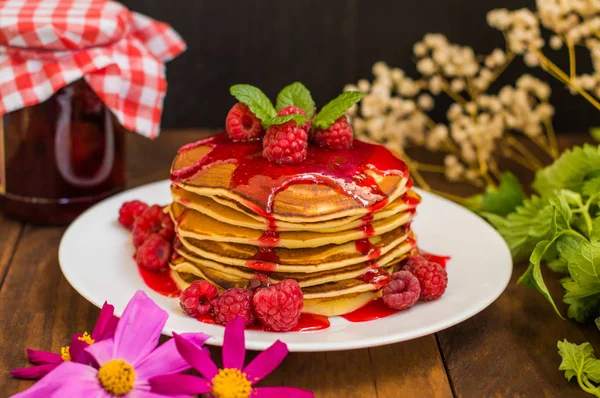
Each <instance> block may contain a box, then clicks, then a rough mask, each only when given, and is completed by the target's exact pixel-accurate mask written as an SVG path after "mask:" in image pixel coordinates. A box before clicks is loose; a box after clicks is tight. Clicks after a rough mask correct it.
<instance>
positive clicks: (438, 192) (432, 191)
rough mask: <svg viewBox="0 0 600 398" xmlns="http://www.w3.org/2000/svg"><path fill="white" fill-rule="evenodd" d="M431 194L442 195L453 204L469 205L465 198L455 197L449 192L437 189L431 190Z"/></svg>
mask: <svg viewBox="0 0 600 398" xmlns="http://www.w3.org/2000/svg"><path fill="white" fill-rule="evenodd" d="M429 192H431V193H434V194H436V195H440V196H442V197H444V198H446V199H450V200H451V201H453V202H456V203H460V204H464V203H467V198H463V197H462V196H458V195H453V194H451V193H448V192H443V191H438V190H437V189H430V190H429Z"/></svg>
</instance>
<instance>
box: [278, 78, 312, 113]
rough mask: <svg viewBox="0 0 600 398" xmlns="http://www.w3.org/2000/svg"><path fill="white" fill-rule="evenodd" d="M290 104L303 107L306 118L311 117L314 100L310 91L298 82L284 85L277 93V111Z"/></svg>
mask: <svg viewBox="0 0 600 398" xmlns="http://www.w3.org/2000/svg"><path fill="white" fill-rule="evenodd" d="M292 105H293V106H297V107H300V108H302V109H304V112H306V114H307V115H308V118H309V119H312V117H313V114H314V112H315V101H313V99H312V96H311V95H310V91H309V90H308V89H307V88H306V87H305V86H304V84H302V83H300V82H295V83H292V84H290V85H289V86H286V87H284V88H283V90H281V91H280V92H279V94H278V95H277V105H276V107H277V110H278V111H279V110H281V109H282V108H285V107H286V106H292Z"/></svg>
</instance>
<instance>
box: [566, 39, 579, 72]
mask: <svg viewBox="0 0 600 398" xmlns="http://www.w3.org/2000/svg"><path fill="white" fill-rule="evenodd" d="M567 49H568V50H569V75H570V78H571V79H574V78H575V76H577V72H576V70H575V46H574V45H573V43H572V42H571V41H570V40H567Z"/></svg>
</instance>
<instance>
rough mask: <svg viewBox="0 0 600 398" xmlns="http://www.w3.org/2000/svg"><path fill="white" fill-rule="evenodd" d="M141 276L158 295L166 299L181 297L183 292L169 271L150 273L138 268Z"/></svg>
mask: <svg viewBox="0 0 600 398" xmlns="http://www.w3.org/2000/svg"><path fill="white" fill-rule="evenodd" d="M138 270H139V272H140V276H141V277H142V279H143V280H144V283H146V286H148V287H149V288H150V289H152V290H154V291H155V292H156V293H158V294H162V295H163V296H166V297H179V295H180V294H181V290H179V288H178V287H177V283H175V281H174V280H173V278H171V274H170V272H169V270H166V271H159V272H157V271H150V270H147V269H145V268H143V267H140V266H138Z"/></svg>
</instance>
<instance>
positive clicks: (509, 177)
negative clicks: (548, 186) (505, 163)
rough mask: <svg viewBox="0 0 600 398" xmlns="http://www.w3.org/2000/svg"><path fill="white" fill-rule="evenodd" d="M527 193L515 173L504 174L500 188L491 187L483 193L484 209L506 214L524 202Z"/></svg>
mask: <svg viewBox="0 0 600 398" xmlns="http://www.w3.org/2000/svg"><path fill="white" fill-rule="evenodd" d="M524 198H525V194H524V192H523V188H522V187H521V184H520V183H519V180H518V179H517V177H515V176H514V174H512V173H509V172H506V173H504V174H503V175H502V179H501V180H500V185H499V186H498V188H496V189H494V188H489V189H488V190H487V192H486V193H485V194H484V195H483V200H482V207H483V211H485V212H490V213H494V214H498V215H501V216H505V215H507V214H508V213H511V212H513V211H514V210H515V208H516V207H517V206H520V205H521V204H522V203H523V199H524Z"/></svg>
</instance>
